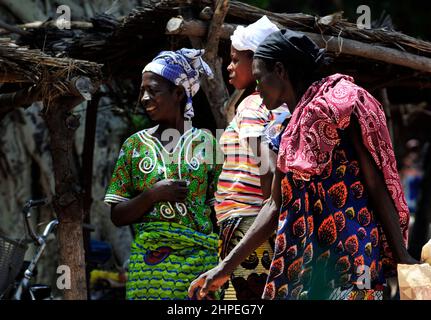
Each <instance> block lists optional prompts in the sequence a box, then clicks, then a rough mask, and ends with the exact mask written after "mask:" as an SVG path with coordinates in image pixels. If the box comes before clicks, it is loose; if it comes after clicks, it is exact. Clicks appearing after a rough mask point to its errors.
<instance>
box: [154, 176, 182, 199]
mask: <svg viewBox="0 0 431 320" xmlns="http://www.w3.org/2000/svg"><path fill="white" fill-rule="evenodd" d="M188 192H189V188H188V184H187V181H185V180H173V179H164V180H161V181H159V182H156V183H155V184H154V185H153V187H152V189H151V193H152V196H153V199H154V202H160V201H171V202H184V201H185V200H186V198H187V194H188Z"/></svg>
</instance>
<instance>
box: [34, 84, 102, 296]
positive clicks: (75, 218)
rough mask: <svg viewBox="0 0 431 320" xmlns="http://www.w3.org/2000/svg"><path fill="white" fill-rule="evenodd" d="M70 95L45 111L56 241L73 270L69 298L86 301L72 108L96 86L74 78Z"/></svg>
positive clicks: (76, 123) (61, 258)
mask: <svg viewBox="0 0 431 320" xmlns="http://www.w3.org/2000/svg"><path fill="white" fill-rule="evenodd" d="M68 87H69V89H72V87H74V89H73V90H70V92H69V93H68V94H69V95H68V96H60V97H57V98H55V99H54V100H53V101H51V105H50V107H49V109H48V110H45V112H43V114H42V117H43V118H44V120H45V122H46V125H47V127H48V131H49V134H50V138H51V141H50V147H51V154H52V163H53V170H54V181H55V195H54V197H53V206H54V209H55V212H56V213H57V217H58V220H59V225H58V230H57V240H58V246H59V263H60V264H61V265H65V266H67V267H69V269H70V284H71V287H70V289H65V291H64V298H65V299H66V300H86V299H87V285H86V270H85V247H84V241H83V218H84V201H83V193H82V187H81V184H80V181H79V180H78V175H77V172H78V168H77V164H76V162H75V161H74V152H73V150H74V137H75V131H76V129H77V128H78V127H79V116H77V115H74V114H73V113H72V112H71V110H72V109H73V108H74V107H75V106H76V105H77V104H78V103H80V102H81V101H83V100H84V99H91V94H92V93H93V92H94V91H95V88H96V87H95V86H94V84H93V83H91V81H90V80H89V79H88V78H86V77H76V78H73V79H72V80H71V81H70V83H69V85H68Z"/></svg>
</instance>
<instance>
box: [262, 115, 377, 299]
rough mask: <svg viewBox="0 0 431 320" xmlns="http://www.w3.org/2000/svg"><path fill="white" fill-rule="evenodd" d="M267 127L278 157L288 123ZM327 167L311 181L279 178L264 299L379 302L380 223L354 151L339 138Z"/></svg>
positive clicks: (282, 118)
mask: <svg viewBox="0 0 431 320" xmlns="http://www.w3.org/2000/svg"><path fill="white" fill-rule="evenodd" d="M287 121H288V119H287V115H284V116H283V115H281V116H280V117H279V118H277V119H276V120H275V122H274V123H271V124H270V125H269V126H268V128H267V129H266V141H267V142H268V143H269V145H270V147H271V148H272V149H273V150H274V151H276V152H277V151H278V146H279V143H280V137H281V135H282V133H283V131H284V129H285V127H286V125H287ZM339 135H340V138H341V139H340V141H341V142H340V144H339V145H338V146H337V147H336V148H335V149H334V151H333V156H332V162H331V163H330V165H328V167H327V168H326V169H325V171H324V172H323V173H322V174H321V175H320V176H314V177H311V179H310V181H303V180H295V179H294V178H293V174H292V173H291V172H288V173H286V174H285V176H284V177H283V179H282V183H281V189H282V207H281V210H280V216H279V220H278V222H279V224H278V231H277V238H276V243H275V249H274V251H275V253H274V258H273V261H272V263H271V268H270V274H269V277H268V280H267V284H266V286H265V291H264V295H263V297H264V298H265V299H319V300H320V299H361V300H362V299H381V298H382V289H383V283H384V277H383V272H382V263H381V252H380V248H379V235H380V232H379V228H380V227H379V225H378V223H377V221H376V219H375V217H374V214H373V210H372V207H371V206H370V203H369V198H368V195H367V192H366V190H365V188H364V184H363V177H362V174H361V168H360V167H359V162H358V158H357V155H356V152H355V150H354V149H353V147H352V146H351V145H350V143H349V141H348V139H347V137H346V135H345V133H344V132H342V131H339Z"/></svg>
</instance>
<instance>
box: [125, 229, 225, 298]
mask: <svg viewBox="0 0 431 320" xmlns="http://www.w3.org/2000/svg"><path fill="white" fill-rule="evenodd" d="M217 240H218V237H217V234H215V233H212V234H210V235H205V234H202V233H199V232H197V231H195V230H193V229H190V228H188V227H185V226H182V225H179V224H176V223H166V222H151V223H145V224H142V225H141V226H140V228H139V233H138V234H137V235H136V238H135V240H134V241H133V243H132V247H131V256H130V263H129V273H128V281H127V285H126V288H127V291H126V298H127V299H128V300H184V299H187V298H188V288H189V286H190V283H191V282H192V281H193V280H195V279H196V278H197V277H198V276H199V275H200V274H202V273H204V272H206V271H207V270H209V269H211V268H213V267H215V266H216V265H217V262H218V258H217Z"/></svg>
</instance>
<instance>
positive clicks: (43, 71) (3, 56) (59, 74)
mask: <svg viewBox="0 0 431 320" xmlns="http://www.w3.org/2000/svg"><path fill="white" fill-rule="evenodd" d="M100 68H101V65H99V64H97V63H94V62H89V61H83V60H77V59H71V58H56V57H52V56H49V55H47V54H45V53H43V52H42V51H41V50H38V49H29V48H28V47H24V46H19V45H17V44H16V43H15V42H13V41H11V40H10V39H7V38H0V82H33V83H37V82H40V81H43V80H47V78H46V76H47V75H48V74H49V75H50V76H51V77H55V78H56V79H57V80H58V81H61V80H63V79H70V78H72V77H74V76H77V75H81V76H88V77H90V78H95V79H100V78H101V73H100Z"/></svg>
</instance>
